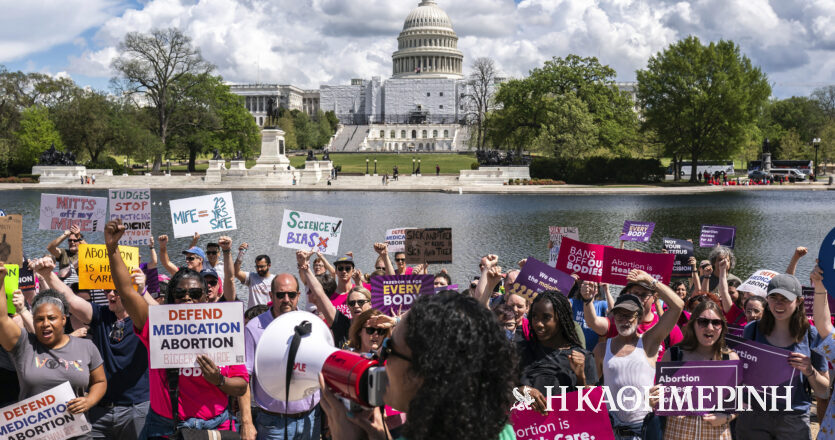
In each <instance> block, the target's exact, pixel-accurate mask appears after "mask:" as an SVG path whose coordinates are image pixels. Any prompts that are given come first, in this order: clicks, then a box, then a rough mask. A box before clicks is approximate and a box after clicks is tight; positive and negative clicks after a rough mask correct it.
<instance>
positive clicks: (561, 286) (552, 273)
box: [507, 257, 574, 300]
mask: <svg viewBox="0 0 835 440" xmlns="http://www.w3.org/2000/svg"><path fill="white" fill-rule="evenodd" d="M572 286H574V278H572V277H571V275H568V274H567V273H565V272H563V271H561V270H559V269H555V268H553V267H551V266H548V265H547V264H545V263H543V262H541V261H539V260H537V259H535V258H533V257H528V258H527V260H525V265H524V266H523V267H522V270H521V271H520V272H519V275H518V276H517V277H516V281H514V282H513V283H511V284H510V285H509V286H507V292H508V293H515V294H518V295H520V296H522V297H523V298H527V299H528V300H533V299H534V298H536V296H537V295H538V294H540V293H542V292H544V291H546V290H556V291H558V292H560V293H562V294H563V295H566V296H567V295H568V294H569V292H570V291H571V287H572Z"/></svg>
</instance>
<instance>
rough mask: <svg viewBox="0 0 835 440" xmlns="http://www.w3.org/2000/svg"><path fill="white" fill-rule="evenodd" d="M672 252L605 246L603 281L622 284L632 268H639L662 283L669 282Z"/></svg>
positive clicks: (671, 269)
mask: <svg viewBox="0 0 835 440" xmlns="http://www.w3.org/2000/svg"><path fill="white" fill-rule="evenodd" d="M674 260H675V255H673V254H652V253H649V252H638V251H630V250H626V249H618V248H613V247H607V248H606V250H605V251H604V252H603V282H604V283H610V284H617V285H621V286H624V285H626V284H627V283H628V281H627V280H626V276H627V275H629V271H630V270H632V269H640V270H642V271H644V272H646V273H648V274H650V276H652V277H653V278H655V279H656V280H658V281H659V282H662V283H664V284H669V283H670V275H671V274H672V272H673V261H674Z"/></svg>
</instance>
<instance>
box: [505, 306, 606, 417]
mask: <svg viewBox="0 0 835 440" xmlns="http://www.w3.org/2000/svg"><path fill="white" fill-rule="evenodd" d="M530 310H531V311H530V316H529V318H528V319H529V325H530V335H531V339H530V340H529V341H519V342H517V343H516V351H517V353H518V354H519V370H520V372H521V376H520V383H521V384H522V387H521V388H522V389H521V390H520V391H519V392H520V393H521V394H523V395H525V394H526V393H529V394H530V396H531V397H533V399H534V403H533V405H532V408H533V409H535V410H537V411H539V412H540V413H543V414H544V413H545V409H546V408H547V402H546V399H545V395H546V394H547V390H546V388H545V387H547V386H553V387H554V389H559V388H558V387H560V386H567V387H571V388H573V387H575V386H585V385H590V384H594V383H595V382H597V367H596V366H595V362H594V357H593V356H592V354H591V352H590V351H588V350H585V349H583V346H582V343H581V342H580V338H579V337H578V336H577V330H576V327H575V325H574V320H573V319H572V317H571V303H569V302H568V299H567V298H566V297H565V296H564V295H563V294H561V293H560V292H557V291H555V290H547V291H545V292H542V293H540V294H539V295H538V296H537V297H536V298H535V299H534V300H533V303H531V309H530Z"/></svg>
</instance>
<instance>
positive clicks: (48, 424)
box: [0, 382, 90, 440]
mask: <svg viewBox="0 0 835 440" xmlns="http://www.w3.org/2000/svg"><path fill="white" fill-rule="evenodd" d="M75 397H76V396H75V393H73V391H72V386H71V385H70V383H69V382H64V383H62V384H61V385H58V386H57V387H54V388H50V389H48V390H46V391H44V392H42V393H40V394H36V395H34V396H32V397H30V398H28V399H24V400H21V401H20V402H17V403H14V404H11V405H9V406H6V407H4V408H0V413H2V414H3V421H2V423H0V435H2V437H3V438H9V439H14V440H24V439H37V440H64V439H68V438H74V437H80V436H83V435H84V434H86V433H88V432H90V424H89V423H87V419H86V418H85V417H84V414H72V413H70V412H69V410H68V409H67V402H69V401H70V400H72V399H75Z"/></svg>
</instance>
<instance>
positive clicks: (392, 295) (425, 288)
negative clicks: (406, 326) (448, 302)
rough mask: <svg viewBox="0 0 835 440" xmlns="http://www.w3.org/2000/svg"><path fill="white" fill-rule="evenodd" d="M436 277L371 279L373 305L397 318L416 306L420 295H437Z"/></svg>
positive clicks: (379, 277) (384, 276) (407, 276)
mask: <svg viewBox="0 0 835 440" xmlns="http://www.w3.org/2000/svg"><path fill="white" fill-rule="evenodd" d="M434 281H435V276H434V275H381V276H376V277H374V278H372V279H371V305H372V306H373V307H374V308H375V309H377V310H379V311H381V312H383V313H384V314H386V315H389V316H397V315H399V314H400V313H403V312H405V311H407V310H409V309H410V308H412V304H414V302H415V300H417V297H418V295H433V294H434V293H435V286H434V285H433V283H434Z"/></svg>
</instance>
